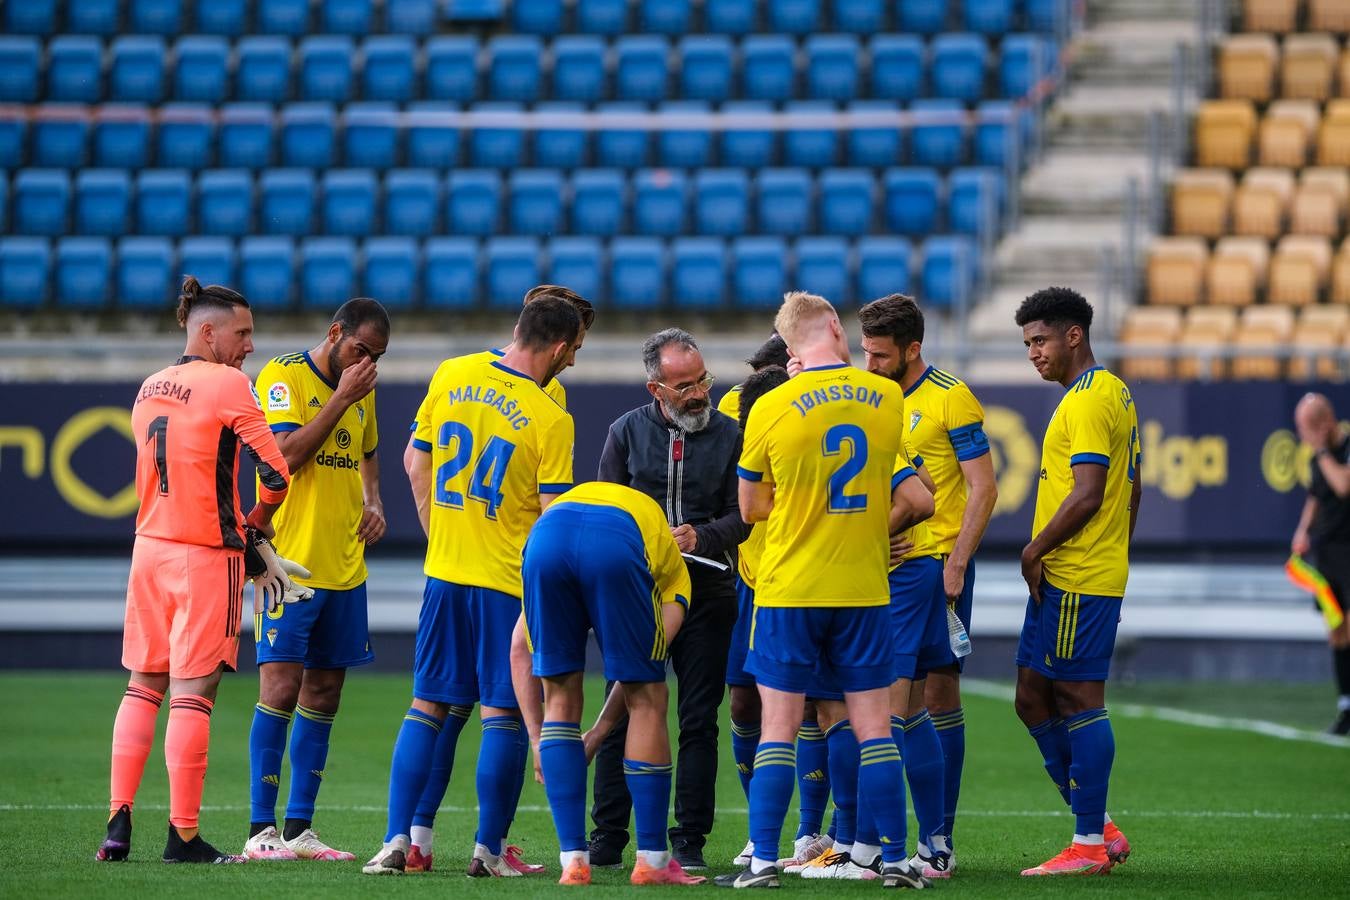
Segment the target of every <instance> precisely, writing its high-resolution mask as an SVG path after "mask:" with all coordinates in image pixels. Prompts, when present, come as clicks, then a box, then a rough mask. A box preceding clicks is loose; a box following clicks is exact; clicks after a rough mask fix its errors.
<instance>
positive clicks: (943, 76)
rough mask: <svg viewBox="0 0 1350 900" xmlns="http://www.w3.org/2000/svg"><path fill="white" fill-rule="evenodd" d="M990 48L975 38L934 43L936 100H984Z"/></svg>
mask: <svg viewBox="0 0 1350 900" xmlns="http://www.w3.org/2000/svg"><path fill="white" fill-rule="evenodd" d="M988 57H989V47H988V45H987V44H985V41H984V38H982V37H980V36H979V35H976V34H943V35H939V36H938V37H936V38H934V39H933V96H935V97H943V98H946V99H949V100H964V101H965V102H967V103H974V102H975V101H976V100H980V99H982V98H983V97H984V74H985V66H986V65H987V63H988Z"/></svg>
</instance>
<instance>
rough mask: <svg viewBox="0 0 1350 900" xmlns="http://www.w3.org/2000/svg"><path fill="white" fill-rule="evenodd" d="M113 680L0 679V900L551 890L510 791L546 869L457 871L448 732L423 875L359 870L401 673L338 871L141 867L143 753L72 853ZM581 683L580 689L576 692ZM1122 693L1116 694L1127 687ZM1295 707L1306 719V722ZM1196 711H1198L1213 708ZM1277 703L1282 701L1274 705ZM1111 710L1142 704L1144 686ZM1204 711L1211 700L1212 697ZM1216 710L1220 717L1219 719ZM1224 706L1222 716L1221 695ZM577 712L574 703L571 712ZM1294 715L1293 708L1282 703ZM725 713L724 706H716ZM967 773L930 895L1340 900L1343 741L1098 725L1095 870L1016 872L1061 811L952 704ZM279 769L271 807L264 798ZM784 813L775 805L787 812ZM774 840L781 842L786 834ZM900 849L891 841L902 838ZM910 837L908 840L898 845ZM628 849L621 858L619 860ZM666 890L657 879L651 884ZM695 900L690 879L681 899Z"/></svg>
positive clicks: (156, 807) (221, 716)
mask: <svg viewBox="0 0 1350 900" xmlns="http://www.w3.org/2000/svg"><path fill="white" fill-rule="evenodd" d="M123 683H124V681H123V679H122V678H121V677H119V676H116V675H112V674H106V675H85V674H79V675H75V674H25V675H13V674H12V675H5V676H0V690H3V693H4V696H5V697H6V698H7V702H6V704H5V706H6V710H7V712H6V716H5V725H6V728H5V732H6V733H5V737H4V739H3V741H0V896H5V897H19V896H24V895H27V896H34V897H74V896H79V897H101V896H106V897H120V898H126V897H134V898H137V900H149V898H157V897H165V898H173V900H182V898H185V897H192V898H194V900H196V898H207V897H234V898H239V897H245V896H262V895H264V894H266V895H267V896H270V897H278V898H287V900H289V898H293V897H320V896H322V897H326V898H332V897H346V896H356V895H358V894H359V895H361V896H363V897H378V896H390V897H402V896H411V895H420V896H432V895H436V896H443V895H444V894H445V893H446V892H447V891H454V892H455V893H456V894H457V895H460V896H470V895H475V894H476V895H478V896H482V897H493V898H497V897H506V896H533V895H543V894H555V895H556V894H557V893H558V892H560V891H562V889H561V888H559V887H557V885H556V884H555V883H554V879H555V878H556V874H557V855H556V853H557V845H556V843H555V838H554V835H553V826H552V821H551V819H550V818H549V815H548V812H547V809H546V806H545V799H544V794H543V790H542V788H540V787H539V786H538V785H535V784H533V783H531V784H529V785H527V787H526V790H525V795H524V797H523V798H522V800H521V804H522V812H521V814H520V816H519V817H518V818H517V821H516V825H515V827H514V829H513V833H512V841H513V842H515V843H519V844H521V845H523V846H524V847H525V848H526V853H527V857H528V858H529V859H531V860H533V861H538V862H544V863H547V864H549V867H550V869H551V870H552V872H553V875H552V876H545V877H541V878H521V879H513V880H510V881H500V880H497V881H492V882H488V881H471V880H469V879H466V878H465V877H464V875H463V870H464V865H465V863H466V862H467V852H468V850H469V848H470V846H471V842H472V835H473V828H474V824H475V814H474V812H473V807H474V793H473V771H474V763H475V751H476V747H477V730H476V728H475V727H473V725H472V724H471V726H470V727H469V728H467V729H465V732H464V736H463V737H462V738H461V739H460V747H459V757H458V767H457V769H456V772H455V777H454V780H453V782H452V783H451V785H450V790H449V792H448V794H447V796H446V806H445V808H444V809H443V810H442V813H441V816H440V818H439V820H438V823H437V825H438V829H437V831H438V839H437V852H436V871H435V872H432V873H430V874H426V875H410V876H405V877H403V878H386V879H374V878H369V877H366V876H363V875H361V874H360V868H359V867H360V862H361V861H363V860H364V859H365V858H366V857H368V856H369V855H370V854H371V853H372V852H373V851H374V850H375V849H377V848H378V846H379V841H380V838H381V836H382V834H383V831H384V806H385V792H386V789H387V785H388V777H389V756H390V752H391V748H392V746H393V739H394V733H395V730H396V729H397V728H398V725H399V722H400V717H401V715H402V713H403V710H404V709H405V708H406V704H407V702H408V684H409V683H408V679H407V678H403V677H396V676H386V675H364V674H361V673H359V672H357V673H354V674H353V676H352V678H351V679H350V681H349V683H348V686H347V691H346V696H345V697H344V699H343V709H342V712H341V714H340V715H339V716H338V720H337V725H336V728H335V730H334V738H333V748H332V752H331V754H330V756H329V760H328V769H327V779H326V784H325V786H324V789H323V793H322V794H321V796H320V798H319V814H318V818H317V820H316V823H315V824H316V828H317V829H318V830H319V831H320V833H321V834H322V835H323V837H324V838H325V840H327V841H329V842H330V843H332V844H333V845H335V846H339V847H342V848H345V849H350V850H352V851H353V852H355V853H356V854H357V856H358V862H356V863H342V864H333V863H301V862H292V863H272V864H268V863H249V864H247V865H244V866H237V867H225V868H217V867H200V868H198V867H180V866H172V867H170V866H164V865H162V864H161V863H160V862H159V861H158V857H159V854H160V852H161V850H162V849H163V841H164V832H165V827H166V818H167V813H166V811H165V810H166V803H167V788H166V778H165V775H164V767H163V755H162V736H163V724H164V720H165V716H161V717H160V726H161V733H160V740H157V742H156V745H155V750H154V752H153V753H152V755H151V757H150V763H149V765H148V766H147V775H146V779H145V783H144V785H143V787H142V790H141V795H140V805H139V806H138V807H137V813H136V832H135V837H134V842H133V849H132V859H131V861H130V862H128V863H125V864H120V865H100V864H96V863H94V862H93V861H92V858H93V853H94V849H95V848H96V847H97V845H98V842H99V840H100V839H101V837H102V832H103V823H104V820H105V815H106V813H105V811H104V810H105V805H104V800H105V798H106V796H107V777H108V775H107V772H108V752H109V747H108V742H109V738H110V734H111V727H112V719H113V714H114V711H115V709H116V707H117V704H118V702H119V699H120V696H121V689H122V685H123ZM591 687H592V689H594V688H596V687H597V686H596V685H595V684H592V685H591ZM255 690H256V684H255V682H254V681H253V679H252V678H251V677H246V676H233V677H229V678H227V679H226V680H225V683H224V685H223V687H222V690H221V692H220V697H219V699H218V701H217V703H216V711H215V717H214V726H213V733H212V742H211V768H210V771H209V774H208V776H207V785H206V798H205V803H206V809H205V811H204V813H203V816H202V832H203V834H204V835H205V836H206V837H207V839H209V840H211V841H213V842H214V843H216V844H217V845H218V846H221V847H224V848H230V849H232V850H236V851H237V849H238V848H239V847H240V846H241V845H242V843H243V840H244V837H245V835H246V828H247V822H248V784H247V770H248V738H247V734H248V727H249V720H250V716H251V713H252V709H253V702H254V699H255V697H256V694H255V693H254V692H255ZM1218 690H1219V689H1217V688H1215V689H1213V690H1212V691H1203V690H1202V691H1201V692H1198V693H1192V694H1189V695H1182V694H1181V693H1180V692H1177V691H1173V692H1171V693H1169V694H1167V695H1166V700H1167V702H1169V703H1170V704H1171V705H1178V701H1179V700H1184V699H1186V697H1187V696H1189V697H1190V698H1191V699H1195V697H1196V696H1199V697H1201V698H1202V703H1201V706H1199V707H1197V708H1200V709H1202V710H1204V709H1205V707H1204V706H1203V698H1205V697H1209V702H1210V706H1209V707H1208V709H1207V711H1210V712H1215V713H1218V714H1224V715H1231V714H1235V713H1237V712H1240V711H1241V710H1240V709H1238V710H1235V709H1232V708H1230V706H1231V705H1232V698H1233V697H1234V696H1241V695H1242V692H1244V691H1247V692H1249V696H1250V697H1251V698H1252V701H1253V704H1255V706H1256V708H1257V711H1256V712H1248V713H1247V714H1248V715H1257V716H1261V717H1265V718H1279V713H1280V711H1281V710H1282V709H1286V708H1287V709H1289V710H1293V711H1294V716H1293V717H1292V718H1291V717H1289V716H1286V717H1285V719H1284V721H1286V722H1290V723H1291V724H1295V725H1303V726H1312V725H1317V724H1323V723H1321V721H1320V715H1321V712H1322V711H1326V710H1327V709H1328V706H1327V705H1326V704H1325V702H1324V701H1322V700H1321V699H1320V698H1323V697H1325V695H1326V691H1327V689H1326V688H1325V687H1323V686H1320V685H1319V686H1315V687H1276V686H1269V687H1266V688H1264V689H1255V690H1253V689H1249V688H1247V687H1245V686H1234V685H1230V686H1227V687H1226V688H1223V689H1222V691H1223V694H1222V696H1221V697H1220V696H1219V695H1218V694H1217V691H1218ZM1131 695H1132V696H1131ZM1313 696H1316V697H1318V698H1319V700H1318V702H1317V710H1318V713H1317V715H1318V716H1319V719H1318V721H1317V722H1313V721H1306V722H1305V721H1299V720H1298V717H1299V716H1300V715H1301V716H1304V717H1311V715H1312V713H1311V712H1310V710H1311V709H1312V701H1311V700H1309V699H1308V698H1310V697H1313ZM1216 698H1217V699H1216ZM1281 698H1286V699H1287V701H1288V702H1285V700H1282V699H1281ZM1114 699H1116V700H1117V702H1119V703H1121V704H1122V706H1123V704H1124V703H1125V702H1127V700H1128V701H1130V702H1135V703H1146V702H1152V701H1151V700H1150V698H1149V697H1148V695H1147V694H1146V692H1142V691H1137V690H1136V691H1133V692H1132V691H1122V692H1120V693H1119V694H1117V695H1114ZM1215 703H1218V706H1215V705H1214V704H1215ZM1224 704H1228V706H1225V705H1224ZM1239 706H1241V705H1240V704H1239ZM595 710H596V706H595V704H594V703H592V705H591V707H590V708H589V710H588V714H593V713H594V712H595ZM1305 710H1307V712H1304V711H1305ZM724 715H725V714H724ZM966 719H967V722H968V741H967V748H968V749H967V763H966V773H965V788H964V791H963V793H962V796H961V807H962V814H961V817H960V818H959V819H958V823H957V832H956V846H957V850H958V854H959V870H958V872H957V875H956V877H955V878H953V879H952V880H951V881H950V882H947V883H940V884H938V885H937V886H936V887H935V890H937V891H939V892H941V893H943V894H948V895H951V896H974V895H980V896H984V897H1059V896H1067V895H1070V894H1073V895H1078V894H1081V893H1090V894H1094V895H1107V894H1109V895H1111V896H1116V897H1150V898H1154V897H1182V896H1193V897H1210V896H1270V897H1276V896H1279V897H1288V896H1291V895H1303V896H1321V897H1328V896H1346V892H1347V888H1346V880H1345V874H1344V872H1345V866H1346V860H1347V852H1348V851H1350V776H1347V774H1346V773H1347V765H1346V764H1347V762H1350V744H1347V745H1346V746H1345V747H1339V746H1327V745H1323V744H1317V743H1312V742H1304V741H1289V740H1278V739H1275V738H1272V737H1266V736H1262V735H1258V734H1251V733H1246V732H1242V731H1231V730H1218V729H1205V728H1198V727H1194V726H1192V725H1185V724H1178V723H1174V722H1169V721H1163V720H1158V719H1152V718H1145V717H1141V716H1138V715H1131V716H1125V715H1118V716H1115V717H1113V723H1114V726H1115V732H1116V742H1117V755H1116V765H1115V772H1114V776H1113V780H1112V793H1111V809H1112V812H1113V813H1114V815H1115V817H1116V819H1117V821H1118V822H1119V824H1120V825H1121V827H1122V828H1123V829H1124V830H1125V831H1126V833H1127V834H1128V835H1129V837H1130V840H1131V841H1132V842H1133V844H1134V856H1133V857H1132V858H1131V859H1130V861H1129V862H1128V863H1127V864H1126V865H1125V866H1123V867H1120V868H1117V869H1116V870H1115V871H1114V872H1113V873H1112V874H1111V875H1110V877H1107V878H1095V879H1088V880H1086V881H1084V880H1083V879H1069V880H1057V881H1054V882H1048V881H1046V880H1044V879H1035V880H1032V879H1020V878H1019V877H1018V875H1017V872H1018V871H1019V870H1020V869H1021V868H1023V867H1024V866H1028V865H1033V864H1035V863H1038V862H1040V861H1041V860H1043V859H1044V858H1046V857H1048V856H1050V855H1051V854H1053V853H1054V852H1055V851H1057V850H1058V849H1060V848H1061V847H1062V846H1063V845H1064V844H1065V842H1066V841H1067V840H1068V838H1069V835H1070V834H1071V832H1072V830H1073V820H1072V819H1071V818H1070V817H1069V816H1068V814H1067V813H1066V812H1065V811H1064V810H1063V808H1062V806H1061V805H1060V803H1059V799H1058V796H1057V795H1056V794H1055V793H1054V791H1053V789H1052V788H1051V786H1050V784H1049V781H1048V779H1047V778H1046V777H1045V775H1044V773H1043V772H1042V771H1041V768H1040V760H1039V758H1038V756H1037V754H1036V751H1035V747H1034V745H1033V744H1032V742H1031V741H1030V740H1029V739H1028V738H1027V737H1026V734H1025V732H1024V731H1023V729H1022V728H1021V726H1020V724H1019V723H1018V722H1017V719H1016V717H1015V716H1014V715H1013V712H1012V708H1011V705H1010V704H1009V703H1007V702H1006V701H1003V700H1000V699H992V698H989V697H976V696H968V697H967V701H966ZM727 733H728V729H727V728H726V727H725V726H724V728H723V736H724V742H723V743H724V747H725V749H724V761H723V764H722V766H721V774H720V777H719V782H718V799H719V803H720V807H719V813H718V818H717V827H716V829H715V831H714V833H713V835H712V838H711V840H710V842H709V846H708V850H707V855H708V859H709V861H710V863H712V866H713V873H716V872H722V871H729V870H730V865H729V860H730V858H731V857H732V855H733V854H734V853H736V852H737V851H739V850H740V848H741V846H742V845H743V844H744V842H745V839H746V815H745V800H744V797H743V796H742V794H741V791H740V787H739V785H738V783H737V781H736V777H735V771H734V768H733V767H732V765H731V762H730V747H729V743H728V742H727V741H726V740H725V737H726V735H727ZM285 779H286V776H285V775H284V774H283V785H282V803H283V806H284V801H285V795H286V785H287V782H286V780H285ZM794 808H795V801H794ZM789 836H790V835H789ZM911 840H912V839H911ZM911 846H912V844H911ZM629 856H630V858H631V852H630V854H629ZM783 889H784V891H785V892H788V893H795V894H799V895H802V894H808V893H813V894H826V893H828V894H841V893H845V894H865V893H869V892H876V891H878V890H879V888H878V887H877V886H876V885H875V884H865V883H837V882H830V883H819V882H803V881H801V880H800V879H795V878H791V877H786V878H785V879H784V885H783ZM625 890H631V888H629V885H628V883H627V871H626V870H624V871H599V870H597V875H596V884H595V885H594V886H593V887H592V888H591V893H593V894H596V893H598V894H610V893H611V892H614V893H617V892H618V891H625ZM652 890H661V891H666V892H669V891H673V890H675V889H674V888H661V889H652ZM694 890H698V891H701V892H703V893H705V894H706V893H709V892H713V891H714V890H715V889H714V888H712V887H710V886H705V887H702V888H696V889H694Z"/></svg>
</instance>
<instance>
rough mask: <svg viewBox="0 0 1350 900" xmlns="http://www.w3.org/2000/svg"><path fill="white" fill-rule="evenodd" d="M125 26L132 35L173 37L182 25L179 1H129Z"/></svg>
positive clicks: (181, 9) (181, 11) (181, 10)
mask: <svg viewBox="0 0 1350 900" xmlns="http://www.w3.org/2000/svg"><path fill="white" fill-rule="evenodd" d="M72 5H75V4H72ZM127 24H128V25H130V26H131V27H130V28H128V29H127V31H129V32H131V33H132V34H164V35H175V34H177V33H178V32H179V30H180V29H181V27H182V24H183V8H182V3H181V0H131V4H130V9H129V10H128V13H127Z"/></svg>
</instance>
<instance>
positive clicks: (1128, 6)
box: [1087, 0, 1201, 26]
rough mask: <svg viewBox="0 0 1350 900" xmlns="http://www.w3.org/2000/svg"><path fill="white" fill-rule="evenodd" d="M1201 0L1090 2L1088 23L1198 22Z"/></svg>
mask: <svg viewBox="0 0 1350 900" xmlns="http://www.w3.org/2000/svg"><path fill="white" fill-rule="evenodd" d="M1200 3H1201V0H1088V5H1087V6H1088V9H1087V22H1088V25H1089V26H1091V25H1096V24H1100V23H1105V22H1137V21H1139V20H1148V19H1174V20H1176V21H1183V20H1184V21H1187V22H1192V23H1194V22H1196V21H1197V20H1198V18H1199V14H1200Z"/></svg>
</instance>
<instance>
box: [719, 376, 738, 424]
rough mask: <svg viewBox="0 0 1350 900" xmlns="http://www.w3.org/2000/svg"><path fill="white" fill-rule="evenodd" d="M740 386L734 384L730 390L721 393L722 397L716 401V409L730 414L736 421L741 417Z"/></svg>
mask: <svg viewBox="0 0 1350 900" xmlns="http://www.w3.org/2000/svg"><path fill="white" fill-rule="evenodd" d="M741 387H742V385H739V384H738V385H734V386H733V387H732V388H731V390H729V391H727V392H726V393H725V394H723V395H722V399H721V400H718V401H717V411H718V412H720V413H724V414H725V415H728V416H731V417H732V418H733V419H735V420H736V421H738V422H739V421H740V419H741Z"/></svg>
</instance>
